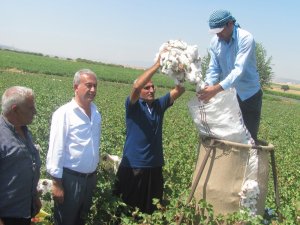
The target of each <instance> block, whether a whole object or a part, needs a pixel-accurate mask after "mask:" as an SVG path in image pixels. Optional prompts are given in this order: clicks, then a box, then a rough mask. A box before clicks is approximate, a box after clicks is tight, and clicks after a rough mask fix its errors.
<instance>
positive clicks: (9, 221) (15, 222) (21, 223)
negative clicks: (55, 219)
mask: <svg viewBox="0 0 300 225" xmlns="http://www.w3.org/2000/svg"><path fill="white" fill-rule="evenodd" d="M1 219H2V221H3V223H4V225H30V222H31V218H28V219H27V218H1Z"/></svg>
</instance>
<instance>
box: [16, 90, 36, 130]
mask: <svg viewBox="0 0 300 225" xmlns="http://www.w3.org/2000/svg"><path fill="white" fill-rule="evenodd" d="M15 107H16V108H15V110H16V113H17V116H18V120H19V124H20V125H21V126H25V125H28V124H31V123H32V120H33V118H34V115H35V114H36V108H35V103H34V97H33V96H28V97H27V98H26V100H25V102H24V103H23V104H20V105H18V106H15Z"/></svg>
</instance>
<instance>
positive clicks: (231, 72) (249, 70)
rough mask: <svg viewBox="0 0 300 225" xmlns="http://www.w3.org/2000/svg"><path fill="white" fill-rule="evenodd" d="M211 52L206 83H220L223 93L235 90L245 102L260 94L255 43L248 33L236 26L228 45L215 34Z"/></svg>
mask: <svg viewBox="0 0 300 225" xmlns="http://www.w3.org/2000/svg"><path fill="white" fill-rule="evenodd" d="M209 53H210V56H211V59H210V63H209V68H208V70H207V71H206V83H208V84H209V85H214V84H216V83H220V85H221V86H222V88H223V89H224V90H226V89H229V88H230V87H234V88H235V89H236V90H237V94H238V95H239V97H240V98H241V100H242V101H244V100H246V99H248V98H250V97H251V96H253V95H254V94H255V93H257V92H258V91H259V89H260V88H261V87H260V83H259V74H258V71H257V65H256V49H255V41H254V38H253V36H252V35H251V34H250V33H249V32H248V31H245V30H243V29H241V28H239V27H237V26H234V29H233V33H232V38H231V40H230V41H229V43H227V42H226V41H224V40H220V39H219V38H218V36H217V35H215V36H214V37H213V38H212V40H211V43H210V50H209Z"/></svg>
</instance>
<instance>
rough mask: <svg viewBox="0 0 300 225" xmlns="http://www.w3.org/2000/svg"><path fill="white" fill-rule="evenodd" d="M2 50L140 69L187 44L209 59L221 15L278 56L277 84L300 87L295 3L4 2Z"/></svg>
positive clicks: (298, 5)
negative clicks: (175, 45)
mask: <svg viewBox="0 0 300 225" xmlns="http://www.w3.org/2000/svg"><path fill="white" fill-rule="evenodd" d="M0 9H1V19H0V45H7V46H12V47H15V48H18V49H22V50H26V51H32V52H39V53H43V54H46V55H53V56H59V57H69V58H85V59H90V60H95V61H103V62H108V63H116V64H124V65H131V66H137V67H149V66H151V65H152V63H153V60H154V57H155V54H156V53H157V51H158V49H159V47H160V46H161V44H162V43H164V42H166V41H168V40H170V39H181V40H183V41H185V42H187V43H188V44H190V45H197V46H198V48H199V53H200V55H202V56H203V55H206V54H207V49H208V46H209V42H210V39H211V37H212V34H209V33H208V23H207V21H208V18H209V15H210V13H211V12H212V11H213V10H215V9H227V10H229V11H231V13H232V15H233V16H234V17H235V18H236V20H237V22H238V23H239V24H240V25H241V27H242V28H244V29H246V30H248V31H249V32H251V33H252V34H253V36H254V38H255V40H256V41H257V42H259V43H261V44H262V45H263V47H264V48H265V49H266V51H267V56H268V57H269V56H272V68H273V72H274V75H275V77H283V78H290V79H297V80H300V69H299V66H297V65H299V58H300V57H299V55H298V54H299V53H300V45H299V37H300V29H299V22H300V16H299V9H300V3H299V1H296V0H286V1H271V0H252V1H238V0H236V1H232V0H226V1H224V0H223V1H221V0H217V1H214V0H211V1H201V0H181V1H180V0H147V1H146V0H0Z"/></svg>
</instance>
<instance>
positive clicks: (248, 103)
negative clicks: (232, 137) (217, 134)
mask: <svg viewBox="0 0 300 225" xmlns="http://www.w3.org/2000/svg"><path fill="white" fill-rule="evenodd" d="M237 97H238V101H239V105H240V108H241V111H242V115H243V120H244V123H245V126H246V127H247V129H248V130H249V132H250V134H251V136H252V138H253V139H254V140H255V142H256V141H257V134H258V129H259V123H260V115H261V107H262V91H261V90H259V91H258V92H257V93H256V94H254V95H253V96H252V97H250V98H248V99H246V100H244V101H242V100H241V99H240V97H239V96H237Z"/></svg>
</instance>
